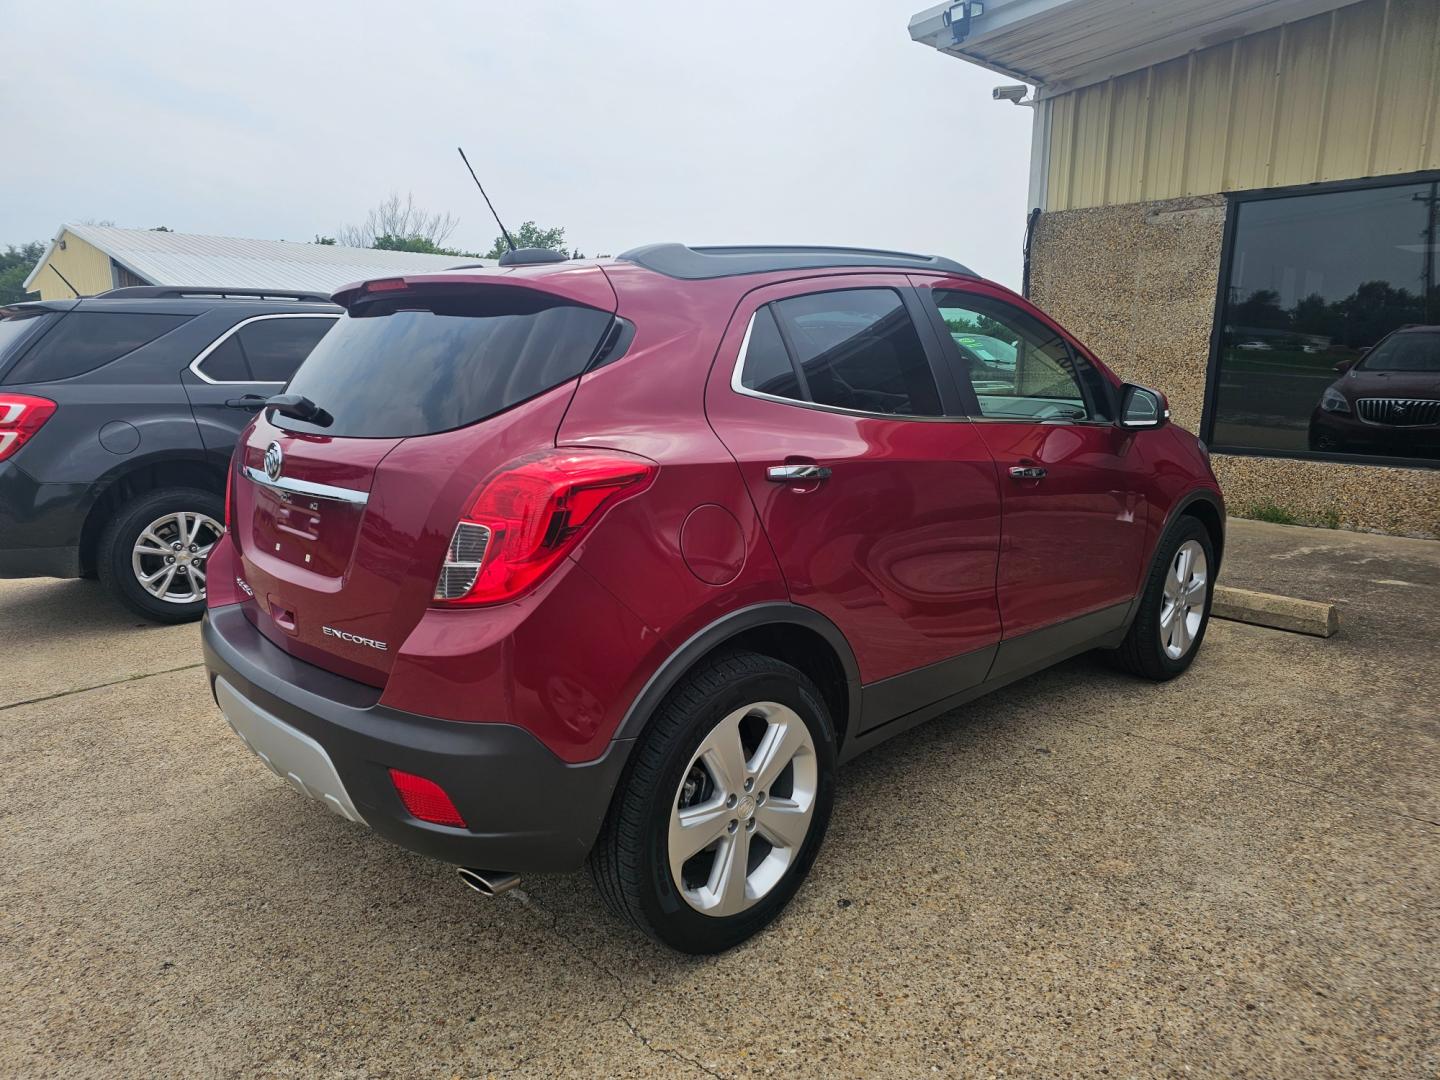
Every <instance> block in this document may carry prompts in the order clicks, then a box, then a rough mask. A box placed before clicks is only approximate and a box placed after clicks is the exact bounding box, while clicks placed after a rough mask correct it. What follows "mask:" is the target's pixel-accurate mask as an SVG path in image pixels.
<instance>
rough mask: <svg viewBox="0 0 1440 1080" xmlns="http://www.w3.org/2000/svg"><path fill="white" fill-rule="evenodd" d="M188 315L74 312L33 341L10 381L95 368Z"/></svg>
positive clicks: (43, 379)
mask: <svg viewBox="0 0 1440 1080" xmlns="http://www.w3.org/2000/svg"><path fill="white" fill-rule="evenodd" d="M189 318H190V316H188V315H129V314H120V313H118V312H117V313H110V312H98V311H72V312H70V313H69V314H68V315H66V316H65V317H64V318H62V319H61V320H60V322H59V323H58V324H57V325H56V326H55V327H54V328H53V329H51V330H50V332H49V333H47V334H46V335H45V336H44V337H43V338H41V339H40V340H39V341H37V342H36V343H35V346H34V347H33V348H32V349H30V351H29V352H27V353H26V354H25V355H24V356H22V357H21V358H20V362H19V363H18V364H16V365H15V369H14V370H13V371H11V372H10V376H9V378H8V379H6V380H5V381H6V382H10V383H19V382H47V381H50V380H53V379H68V378H70V377H72V376H74V375H83V374H84V373H85V372H87V371H94V370H95V369H96V368H98V367H99V366H100V365H102V364H108V363H110V361H112V360H118V359H119V358H120V357H122V356H124V355H125V354H126V353H130V352H134V351H135V350H136V349H138V348H140V347H141V346H142V345H148V344H149V343H150V342H152V341H154V340H155V339H156V338H158V337H159V336H160V335H161V334H167V333H169V332H170V331H171V330H174V329H175V327H177V326H179V325H180V324H181V323H183V322H186V321H187V320H188V319H189Z"/></svg>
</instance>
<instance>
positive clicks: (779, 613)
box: [614, 601, 860, 740]
mask: <svg viewBox="0 0 1440 1080" xmlns="http://www.w3.org/2000/svg"><path fill="white" fill-rule="evenodd" d="M786 623H789V624H792V625H795V626H800V627H803V628H805V629H806V630H811V631H813V632H815V633H816V634H819V635H820V637H822V638H823V639H824V640H825V642H826V644H828V645H829V646H830V647H831V648H832V649H833V650H834V651H835V655H836V656H837V657H838V658H839V660H840V666H841V668H842V669H843V670H844V672H845V689H846V708H847V713H848V716H849V718H850V721H851V724H850V725H849V727H850V728H853V727H854V723H855V721H856V720H857V719H858V717H859V716H860V666H859V665H858V664H857V663H856V661H855V653H854V652H853V651H852V650H851V648H850V643H849V642H848V641H847V640H846V639H845V635H844V634H842V633H841V632H840V628H839V627H838V626H836V625H835V624H834V623H833V622H831V621H830V620H829V619H827V618H826V617H825V616H824V615H822V614H820V612H818V611H816V610H815V609H814V608H807V607H803V606H802V605H800V604H792V603H787V602H784V601H774V602H769V603H763V604H752V605H750V606H749V607H743V608H738V609H736V610H735V611H731V612H728V613H726V614H725V615H722V616H720V618H718V619H716V620H715V621H714V622H712V623H710V624H709V625H707V626H705V627H703V628H702V629H700V630H698V631H696V632H695V633H694V634H692V635H690V637H689V638H688V639H687V640H686V641H685V642H684V644H682V645H681V646H680V647H679V648H678V649H675V650H674V651H673V652H672V653H671V654H670V655H669V656H668V657H666V659H665V661H664V663H662V664H661V665H660V666H659V667H658V668H657V669H656V670H655V672H654V673H653V674H652V675H651V676H650V678H649V679H648V680H646V683H645V685H644V686H643V687H642V688H641V690H640V693H639V694H638V695H636V697H635V700H634V701H632V702H631V703H630V708H629V709H627V710H626V712H625V716H624V717H623V718H622V719H621V721H620V726H619V727H618V728H616V730H615V735H614V739H615V740H622V739H623V740H633V739H635V738H637V737H638V736H639V735H640V733H641V732H642V731H643V730H644V728H645V725H646V724H647V723H648V722H649V720H650V717H651V716H653V715H654V713H655V710H656V709H657V708H658V707H659V706H660V702H662V701H663V700H664V699H665V695H666V694H668V693H669V692H670V691H671V689H673V688H674V686H675V684H676V683H678V682H679V681H680V680H681V679H682V678H684V677H685V674H686V673H687V672H688V671H689V670H690V669H691V668H693V667H694V666H695V664H696V663H697V662H698V661H699V660H700V659H701V658H702V657H704V656H705V655H707V654H708V653H710V652H712V651H713V650H714V649H716V648H717V647H718V646H721V645H723V644H725V642H727V641H729V640H731V639H733V638H736V637H738V636H739V635H741V634H743V633H744V632H745V631H747V630H755V629H757V628H759V627H762V626H781V625H784V624H786ZM837 727H839V725H837ZM847 734H853V731H849V732H847ZM842 738H843V736H842Z"/></svg>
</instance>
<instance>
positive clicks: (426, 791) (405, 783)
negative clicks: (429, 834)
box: [390, 769, 465, 829]
mask: <svg viewBox="0 0 1440 1080" xmlns="http://www.w3.org/2000/svg"><path fill="white" fill-rule="evenodd" d="M390 782H391V783H392V784H394V785H395V793H396V794H397V795H399V796H400V801H401V802H403V803H404V804H405V809H406V810H408V811H410V816H411V817H416V818H419V819H420V820H421V821H428V822H431V823H432V824H435V825H453V826H455V827H456V828H460V829H463V828H465V819H464V818H463V817H461V816H460V811H459V810H457V809H456V808H455V804H454V803H453V802H451V801H450V796H449V795H447V794H445V789H444V788H442V787H441V786H440V785H439V784H437V783H435V781H434V780H427V779H425V777H423V776H416V775H415V774H414V773H408V772H403V771H402V770H400V769H391V770H390Z"/></svg>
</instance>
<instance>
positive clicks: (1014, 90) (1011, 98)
mask: <svg viewBox="0 0 1440 1080" xmlns="http://www.w3.org/2000/svg"><path fill="white" fill-rule="evenodd" d="M1028 93H1030V87H1028V86H1026V85H1025V84H1024V83H1012V84H1011V85H1009V86H997V87H995V89H994V90H991V91H990V96H991V97H993V98H994V99H995V100H996V101H1008V102H1011V103H1012V104H1015V105H1030V104H1033V102H1029V101H1026V100H1025V95H1026V94H1028Z"/></svg>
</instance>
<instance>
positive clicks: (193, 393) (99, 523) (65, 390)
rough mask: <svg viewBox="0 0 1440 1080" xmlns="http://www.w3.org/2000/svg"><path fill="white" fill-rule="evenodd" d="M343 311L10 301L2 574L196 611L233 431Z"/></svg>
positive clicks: (3, 337) (178, 294) (278, 298)
mask: <svg viewBox="0 0 1440 1080" xmlns="http://www.w3.org/2000/svg"><path fill="white" fill-rule="evenodd" d="M339 315H340V309H339V308H337V307H335V306H334V305H332V304H331V303H330V300H329V298H328V297H327V296H324V295H321V294H318V293H314V294H312V293H296V292H290V291H285V290H278V291H259V290H254V289H204V288H172V287H167V286H143V287H136V288H125V289H114V290H112V291H110V292H107V293H102V294H101V295H99V296H95V297H86V298H83V299H78V300H43V301H36V302H30V303H21V304H15V305H11V306H9V307H3V308H0V577H12V578H13V577H92V576H98V577H99V578H100V580H101V581H103V582H104V583H105V584H106V585H107V586H108V587H109V588H110V590H111V591H112V592H113V593H114V594H115V595H116V596H117V597H118V598H119V599H120V600H121V601H122V602H124V603H125V604H127V605H128V606H129V607H130V608H132V609H133V610H134V611H136V612H138V613H139V614H141V615H144V616H146V617H147V618H150V619H153V620H156V621H159V622H183V621H185V620H189V619H197V618H199V617H200V615H201V614H202V613H203V611H204V609H205V565H206V557H207V555H208V553H209V550H210V546H211V545H212V544H213V543H214V542H215V541H216V540H217V539H218V538H219V535H220V531H221V528H222V523H223V521H224V498H225V474H226V464H227V462H228V461H229V459H230V453H231V451H232V450H233V449H234V447H235V440H236V437H237V436H238V435H239V433H240V430H241V429H242V428H243V427H244V426H245V425H246V424H248V423H249V422H250V419H251V417H252V416H253V415H254V413H255V411H256V410H257V409H258V408H259V407H260V405H261V403H262V402H263V401H264V399H265V398H266V397H269V396H270V395H273V394H276V393H278V392H279V391H280V390H281V389H282V388H283V387H284V385H285V384H286V383H287V382H289V380H290V376H291V375H293V374H294V372H295V369H296V368H297V367H299V366H300V362H301V361H302V360H304V359H305V357H306V356H307V355H309V353H310V350H311V349H312V348H313V347H314V346H315V344H316V343H317V342H318V341H319V340H320V339H321V338H322V337H324V336H325V334H326V332H327V331H329V329H330V328H331V326H332V325H334V322H335V320H336V318H338V317H339Z"/></svg>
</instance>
